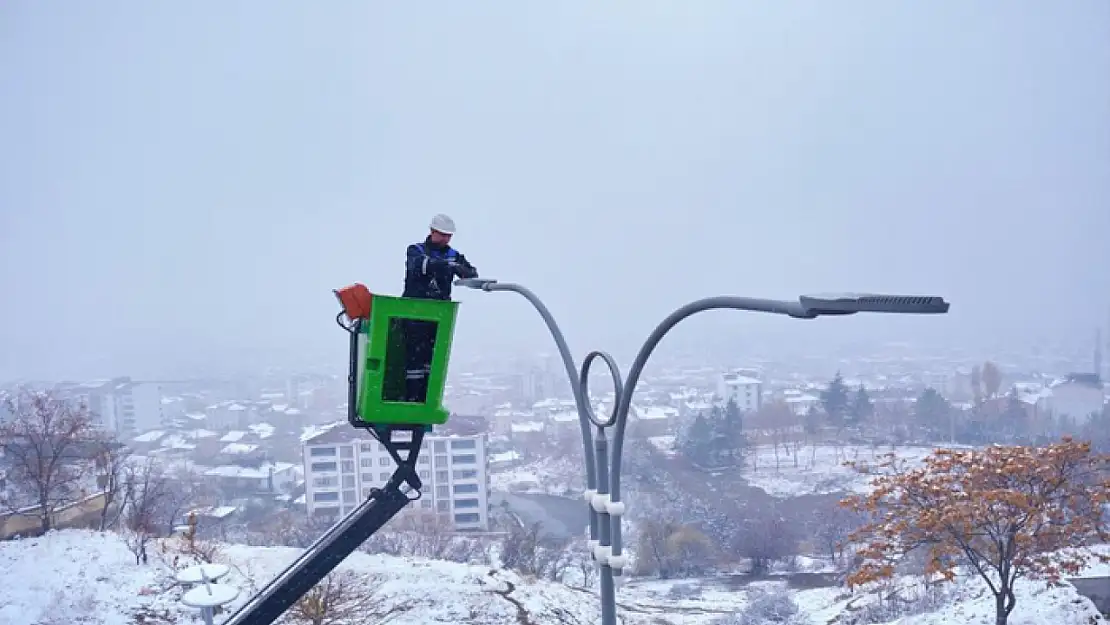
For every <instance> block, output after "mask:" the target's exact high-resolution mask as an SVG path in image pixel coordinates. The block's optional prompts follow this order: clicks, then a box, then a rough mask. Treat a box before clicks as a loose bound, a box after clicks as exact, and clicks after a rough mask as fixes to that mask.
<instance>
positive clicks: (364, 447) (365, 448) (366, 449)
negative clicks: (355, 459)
mask: <svg viewBox="0 0 1110 625" xmlns="http://www.w3.org/2000/svg"><path fill="white" fill-rule="evenodd" d="M358 450H359V451H361V452H362V453H364V454H369V453H373V452H374V446H373V444H371V443H363V444H361V445H359V446H358Z"/></svg>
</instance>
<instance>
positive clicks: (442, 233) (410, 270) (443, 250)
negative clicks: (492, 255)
mask: <svg viewBox="0 0 1110 625" xmlns="http://www.w3.org/2000/svg"><path fill="white" fill-rule="evenodd" d="M429 229H430V232H429V233H428V236H427V238H425V239H424V241H423V242H422V243H414V244H412V245H410V246H409V247H408V251H407V260H406V261H405V291H404V293H403V294H402V296H403V297H416V298H421V299H439V300H449V299H451V282H452V280H454V278H455V277H459V278H477V277H478V269H477V268H475V267H474V265H471V264H470V262H469V261H467V260H466V256H463V255H462V254H461V253H459V252H458V250H456V249H455V248H453V247H451V236H452V235H454V234H455V221H454V220H453V219H451V218H450V217H448V216H447V215H443V214H439V215H436V216H435V217H432V222H431V223H430V224H429ZM435 333H436V325H435V323H433V322H429V321H414V320H409V321H406V322H405V395H406V400H407V401H410V402H420V403H423V402H424V401H425V398H426V396H427V392H428V374H429V371H430V368H431V362H432V348H433V346H434V341H435Z"/></svg>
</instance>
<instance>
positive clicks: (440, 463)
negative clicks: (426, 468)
mask: <svg viewBox="0 0 1110 625" xmlns="http://www.w3.org/2000/svg"><path fill="white" fill-rule="evenodd" d="M436 466H437V467H445V466H447V454H436Z"/></svg>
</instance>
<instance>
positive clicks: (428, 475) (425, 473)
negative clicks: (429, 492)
mask: <svg viewBox="0 0 1110 625" xmlns="http://www.w3.org/2000/svg"><path fill="white" fill-rule="evenodd" d="M431 477H432V472H431V471H421V472H420V479H422V480H426V479H429V478H431Z"/></svg>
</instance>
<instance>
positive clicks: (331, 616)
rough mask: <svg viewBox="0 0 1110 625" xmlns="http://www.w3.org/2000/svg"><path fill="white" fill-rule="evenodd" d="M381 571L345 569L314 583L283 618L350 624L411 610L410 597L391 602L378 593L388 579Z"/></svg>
mask: <svg viewBox="0 0 1110 625" xmlns="http://www.w3.org/2000/svg"><path fill="white" fill-rule="evenodd" d="M384 581H385V580H384V578H383V577H382V576H380V575H372V574H363V573H355V572H354V571H351V570H348V569H341V570H338V571H335V572H333V573H331V574H329V575H328V576H327V577H325V578H324V579H322V580H320V583H318V584H316V585H315V586H313V587H312V590H309V591H308V592H307V593H305V595H304V596H303V597H301V598H300V599H299V600H298V601H297V602H296V603H294V604H293V605H292V606H291V607H290V608H289V610H288V612H286V613H285V617H284V618H283V619H282V621H281V622H283V623H288V624H290V625H292V624H294V623H295V624H297V625H348V624H349V623H365V624H366V625H372V624H374V623H381V622H384V621H385V620H387V619H388V618H390V617H391V616H393V615H395V614H398V613H401V612H405V611H408V610H410V609H411V608H412V604H411V603H410V602H408V601H401V602H398V603H387V602H386V601H385V599H384V598H383V597H381V596H380V594H379V593H378V589H379V588H381V586H382V584H383V583H384Z"/></svg>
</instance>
